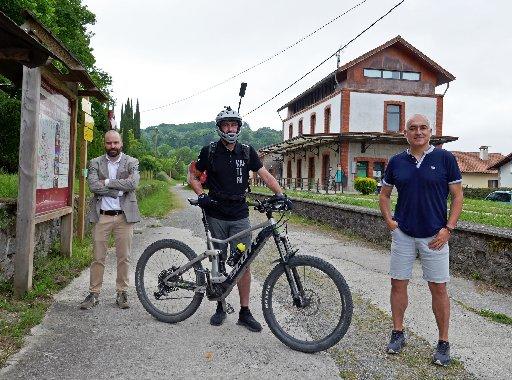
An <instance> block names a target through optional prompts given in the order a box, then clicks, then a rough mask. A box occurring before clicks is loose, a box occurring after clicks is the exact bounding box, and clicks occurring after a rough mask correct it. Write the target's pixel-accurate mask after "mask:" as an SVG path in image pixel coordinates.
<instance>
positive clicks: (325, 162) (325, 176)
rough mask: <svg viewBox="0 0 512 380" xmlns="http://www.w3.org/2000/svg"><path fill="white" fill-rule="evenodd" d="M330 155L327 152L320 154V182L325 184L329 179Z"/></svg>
mask: <svg viewBox="0 0 512 380" xmlns="http://www.w3.org/2000/svg"><path fill="white" fill-rule="evenodd" d="M330 162H331V160H330V157H329V155H328V154H326V155H325V156H322V184H323V185H325V184H327V182H328V180H329V174H330V173H329V166H330Z"/></svg>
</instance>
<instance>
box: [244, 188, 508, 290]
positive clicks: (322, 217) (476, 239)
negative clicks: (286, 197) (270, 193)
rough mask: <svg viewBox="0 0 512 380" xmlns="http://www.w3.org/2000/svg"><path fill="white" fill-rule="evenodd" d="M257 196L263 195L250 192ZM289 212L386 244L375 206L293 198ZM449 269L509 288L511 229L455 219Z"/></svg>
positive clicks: (386, 236) (385, 231)
mask: <svg viewBox="0 0 512 380" xmlns="http://www.w3.org/2000/svg"><path fill="white" fill-rule="evenodd" d="M252 196H254V197H259V198H260V199H262V198H264V197H265V196H262V195H257V194H254V193H253V194H252ZM293 202H294V203H293V205H294V207H293V212H294V213H297V214H299V215H303V216H306V217H308V218H311V219H315V220H319V221H321V222H324V223H327V224H330V225H332V226H334V227H337V228H340V229H342V230H346V231H349V232H351V233H354V234H357V235H359V236H361V237H362V238H363V239H365V240H368V241H371V242H374V243H377V244H380V245H382V246H384V247H387V248H389V247H390V244H391V237H390V233H389V230H388V228H387V226H386V225H385V223H384V221H383V220H382V217H381V215H380V212H379V211H378V210H372V209H367V208H363V207H356V206H349V205H335V204H328V203H322V202H318V201H312V200H305V199H295V198H293ZM450 268H451V271H452V272H456V273H461V274H464V275H467V276H471V277H478V278H480V279H482V280H484V281H488V282H490V283H493V284H495V285H498V286H500V287H504V288H509V289H511V288H512V230H511V229H505V228H493V227H487V226H483V225H477V224H473V223H465V222H459V225H458V226H457V228H456V229H455V231H454V232H453V235H452V237H451V239H450Z"/></svg>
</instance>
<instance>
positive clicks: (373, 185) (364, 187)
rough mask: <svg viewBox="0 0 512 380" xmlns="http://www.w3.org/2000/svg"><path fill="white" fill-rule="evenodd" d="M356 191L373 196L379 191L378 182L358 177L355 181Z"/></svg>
mask: <svg viewBox="0 0 512 380" xmlns="http://www.w3.org/2000/svg"><path fill="white" fill-rule="evenodd" d="M354 189H356V190H357V191H359V192H360V193H362V194H364V195H368V194H373V193H375V190H377V181H376V180H374V179H373V178H367V177H356V179H355V180H354Z"/></svg>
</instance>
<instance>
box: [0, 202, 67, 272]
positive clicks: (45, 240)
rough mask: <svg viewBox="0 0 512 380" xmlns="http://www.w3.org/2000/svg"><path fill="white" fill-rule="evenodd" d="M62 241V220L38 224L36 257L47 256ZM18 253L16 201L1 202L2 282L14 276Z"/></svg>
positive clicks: (0, 251)
mask: <svg viewBox="0 0 512 380" xmlns="http://www.w3.org/2000/svg"><path fill="white" fill-rule="evenodd" d="M59 239H60V218H59V219H54V220H49V221H47V222H44V223H38V224H36V228H35V250H34V257H38V256H46V255H47V254H48V252H50V250H51V248H52V246H53V244H54V242H58V241H59ZM15 253H16V201H12V200H3V201H0V281H4V280H10V279H12V276H13V274H14V254H15Z"/></svg>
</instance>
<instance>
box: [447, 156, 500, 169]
mask: <svg viewBox="0 0 512 380" xmlns="http://www.w3.org/2000/svg"><path fill="white" fill-rule="evenodd" d="M452 153H453V155H454V156H455V158H456V159H457V163H458V164H459V168H460V171H461V172H462V173H485V174H497V173H498V171H497V170H489V169H488V167H490V166H493V165H494V164H495V163H497V162H499V161H501V160H502V159H503V158H504V156H503V155H502V154H501V153H489V158H488V159H487V160H481V159H480V152H452Z"/></svg>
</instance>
